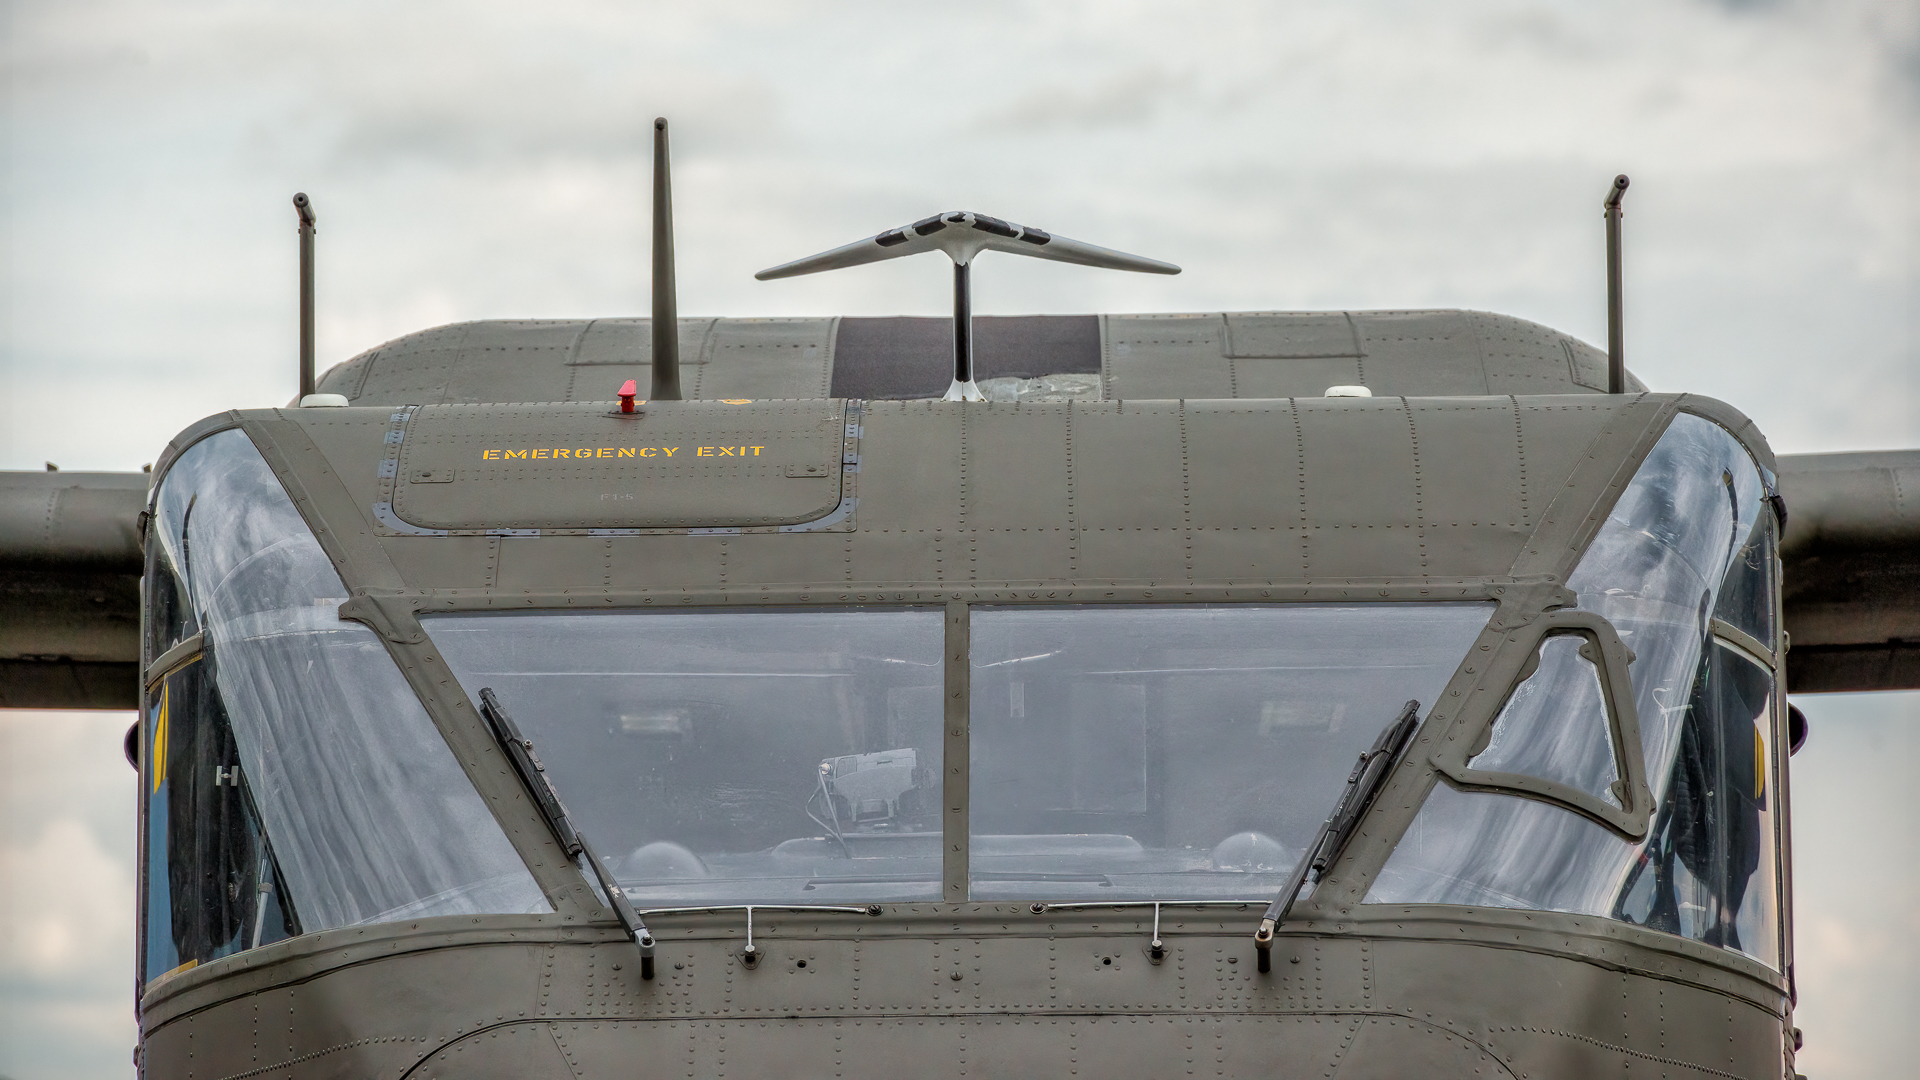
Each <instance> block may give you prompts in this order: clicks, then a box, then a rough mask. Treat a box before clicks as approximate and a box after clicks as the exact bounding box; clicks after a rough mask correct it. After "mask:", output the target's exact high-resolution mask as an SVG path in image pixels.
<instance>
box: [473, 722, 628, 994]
mask: <svg viewBox="0 0 1920 1080" xmlns="http://www.w3.org/2000/svg"><path fill="white" fill-rule="evenodd" d="M480 715H481V716H483V717H485V718H486V720H487V728H488V729H489V730H491V731H492V732H493V739H494V742H495V743H497V744H498V745H499V747H500V750H501V752H502V753H505V754H506V755H507V760H509V761H511V762H513V771H514V772H515V773H518V774H519V776H520V782H521V783H522V784H524V785H525V786H526V789H527V794H528V795H531V796H532V797H533V804H534V805H535V806H538V807H539V808H540V816H541V817H543V818H545V819H546V822H547V828H549V829H551V830H553V838H554V839H555V840H556V841H558V842H559V844H560V848H561V850H563V851H565V852H566V853H567V858H569V859H573V858H578V857H579V856H582V855H584V856H586V859H587V865H588V866H591V867H593V876H594V877H595V878H597V879H599V882H600V888H601V889H602V890H604V891H605V892H606V894H607V903H608V904H609V905H611V906H612V908H613V917H614V918H616V919H618V920H620V928H621V929H622V930H625V931H626V932H627V936H628V937H629V938H632V939H633V943H634V945H635V946H636V947H637V948H639V950H640V977H641V978H642V979H651V978H653V934H652V932H650V931H649V930H648V929H647V924H646V923H644V922H641V921H640V915H639V913H638V912H636V911H634V910H633V904H632V903H631V902H629V901H628V900H627V894H626V893H625V892H623V891H622V890H621V888H620V883H619V882H617V881H615V880H614V879H613V874H612V873H611V872H610V871H609V870H608V869H607V867H606V864H605V863H602V862H601V861H600V857H599V856H598V855H595V854H594V853H593V849H592V848H591V847H589V846H588V845H587V838H586V837H585V836H582V835H581V834H580V829H579V828H578V827H577V826H575V825H574V823H573V819H572V818H570V817H568V816H567V808H566V807H565V806H564V805H562V804H561V802H560V793H559V792H558V791H555V790H554V787H553V779H552V778H551V777H549V776H548V775H547V767H546V766H545V765H542V764H541V763H540V758H539V756H538V755H536V754H535V753H534V752H533V740H531V739H529V738H527V737H526V736H524V735H522V734H520V728H519V727H518V725H516V724H514V722H513V717H511V716H508V715H507V710H506V708H505V707H504V706H502V705H501V704H500V698H499V697H498V696H497V695H495V694H494V692H493V688H492V687H490V686H483V687H481V688H480Z"/></svg>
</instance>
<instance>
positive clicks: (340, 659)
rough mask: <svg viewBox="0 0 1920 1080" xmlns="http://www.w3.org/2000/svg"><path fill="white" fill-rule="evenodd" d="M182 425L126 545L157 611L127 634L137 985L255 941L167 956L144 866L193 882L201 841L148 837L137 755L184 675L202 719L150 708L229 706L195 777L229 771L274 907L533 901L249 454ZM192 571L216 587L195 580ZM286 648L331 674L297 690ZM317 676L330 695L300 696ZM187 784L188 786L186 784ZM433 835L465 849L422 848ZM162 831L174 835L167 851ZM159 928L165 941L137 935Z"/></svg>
mask: <svg viewBox="0 0 1920 1080" xmlns="http://www.w3.org/2000/svg"><path fill="white" fill-rule="evenodd" d="M190 434H191V435H192V436H193V438H192V439H191V441H188V442H186V444H185V445H184V446H183V447H181V448H180V449H179V451H178V453H176V454H173V455H172V456H170V458H169V459H168V460H167V461H166V462H164V465H165V466H166V467H165V469H164V470H163V471H162V473H161V474H160V475H159V476H158V478H157V479H156V482H155V484H154V486H153V489H152V494H151V496H150V503H149V510H148V521H149V526H148V528H147V530H146V535H145V537H144V541H145V547H146V556H145V558H146V567H147V580H146V582H145V588H146V590H147V596H148V599H149V601H150V606H151V605H152V604H155V603H159V602H161V601H164V602H165V603H166V604H170V605H171V609H170V610H171V614H170V615H169V618H168V620H167V622H166V624H165V625H155V624H154V622H153V621H152V620H153V614H152V613H151V612H149V614H148V619H149V625H148V626H147V627H146V632H145V633H144V634H143V649H144V651H145V652H146V653H147V655H148V656H149V657H150V659H149V660H148V661H147V663H146V665H145V669H144V671H143V673H142V679H141V688H142V718H141V721H142V722H141V725H140V731H141V735H140V741H141V746H140V754H139V758H140V761H141V763H142V772H141V776H142V785H143V793H144V797H143V798H142V799H141V805H140V843H139V847H140V852H139V870H138V877H139V905H140V911H141V915H140V936H141V941H140V946H139V954H138V955H139V960H140V965H141V970H142V980H143V985H145V986H147V987H149V988H151V987H153V986H155V985H157V983H158V982H159V981H161V980H163V979H164V978H166V977H167V976H170V975H175V974H178V973H179V972H181V971H184V970H187V969H188V968H192V967H195V966H197V965H199V964H202V963H207V962H211V961H214V960H219V959H221V958H223V957H225V956H227V955H231V954H232V953H235V952H240V951H245V950H247V949H250V948H253V947H256V945H265V944H269V943H270V941H269V940H267V939H266V938H264V937H263V936H262V935H258V934H256V935H253V936H252V937H251V938H247V936H246V935H242V939H243V940H242V939H237V940H241V947H240V948H238V949H234V948H229V947H228V945H229V944H231V943H230V942H226V943H215V947H214V948H212V949H211V950H209V949H204V948H199V947H198V946H196V947H195V949H193V950H188V951H198V952H201V953H203V954H204V955H199V956H188V957H171V958H169V953H170V952H172V951H179V950H180V946H179V942H180V941H181V940H182V939H181V938H180V935H179V933H178V927H177V926H176V927H170V925H169V924H170V922H175V921H177V919H174V918H173V917H170V915H169V910H162V909H163V908H164V909H171V907H172V906H173V897H172V893H173V889H172V888H171V887H168V888H166V889H162V888H161V885H160V881H159V878H158V877H157V876H156V875H161V876H177V874H179V873H189V874H199V873H203V871H204V868H201V869H194V868H192V867H189V866H188V865H187V864H189V863H192V862H193V860H195V859H198V858H200V855H199V854H198V852H199V851H200V849H201V848H202V847H204V846H205V845H204V844H203V843H202V840H201V838H200V837H199V833H198V831H197V829H196V830H195V831H192V832H191V834H190V835H183V836H176V835H175V832H177V830H172V829H169V830H166V831H163V832H162V833H160V834H159V835H157V836H156V835H150V834H152V833H153V832H154V830H155V828H156V827H160V826H164V825H166V824H167V823H169V821H170V818H171V816H172V814H171V811H168V812H166V813H165V814H164V815H163V814H162V812H161V808H160V807H157V806H153V805H149V804H150V803H152V802H153V801H154V800H156V799H161V798H163V795H162V794H161V792H160V790H159V788H158V787H157V786H156V785H155V782H154V776H155V774H154V769H153V764H152V763H153V762H154V761H155V760H156V757H157V756H158V755H157V754H156V746H155V744H156V742H157V741H158V740H157V739H156V735H157V734H158V732H157V731H156V725H157V724H158V723H159V722H160V717H161V714H160V707H159V702H160V701H161V700H162V699H161V698H157V697H155V696H154V695H156V694H160V693H163V692H164V690H165V689H166V688H167V687H168V686H169V685H170V683H171V682H172V681H174V680H177V679H178V678H179V677H180V676H181V674H182V673H183V672H189V671H191V670H193V669H195V668H198V669H199V670H200V671H201V672H203V673H204V675H205V677H206V678H207V679H208V680H209V682H208V686H207V695H210V698H209V700H213V701H215V703H216V707H214V709H213V712H214V713H218V714H219V716H217V717H216V716H213V715H212V713H209V714H207V715H204V716H203V715H200V713H199V712H194V713H191V714H189V713H181V714H180V715H178V716H174V715H169V717H168V719H169V721H171V723H170V729H171V728H172V727H178V726H180V725H187V724H191V725H193V728H194V731H195V732H198V731H199V730H200V729H201V728H202V727H203V726H204V725H205V724H207V723H210V722H218V723H221V724H228V721H229V717H228V715H227V714H229V713H231V714H232V716H231V718H230V719H231V723H230V724H229V726H230V728H231V729H232V730H233V733H234V734H236V735H238V736H239V737H238V739H237V740H236V739H235V738H233V737H232V736H225V738H226V740H227V742H230V743H231V742H237V743H238V746H237V749H234V750H233V754H232V756H234V757H237V759H238V760H236V761H233V762H231V763H226V762H221V763H216V764H225V765H226V766H227V768H225V769H223V770H222V773H223V775H216V776H215V777H214V778H213V784H212V786H213V787H216V788H222V787H225V786H226V783H227V782H228V781H229V780H231V782H232V783H233V784H234V787H235V791H236V794H237V795H244V796H245V798H244V799H243V800H242V801H243V802H244V803H246V807H247V809H248V811H249V812H250V813H251V816H252V818H253V819H255V821H256V824H257V825H258V826H259V828H258V829H257V830H256V831H257V832H258V837H256V839H257V840H258V843H259V844H260V845H261V848H262V850H264V851H267V852H269V853H270V856H271V861H272V862H273V863H274V864H275V865H274V878H273V881H274V883H275V885H276V890H275V893H276V895H275V900H276V901H279V900H283V899H284V900H285V901H287V902H290V903H291V905H292V908H291V909H289V910H295V909H297V910H298V913H299V918H298V920H297V923H296V924H295V925H297V926H298V927H299V928H301V929H302V930H304V931H306V932H313V931H320V930H328V929H335V928H338V927H342V926H354V925H368V924H374V923H383V922H395V921H400V920H411V919H418V918H422V917H427V916H431V915H442V914H444V915H455V916H461V915H475V914H487V913H498V914H530V915H537V914H540V913H543V912H547V911H551V910H552V906H551V902H550V901H549V900H548V899H547V898H546V896H545V895H544V893H543V891H542V890H541V889H540V887H539V885H538V884H537V882H536V881H535V879H534V878H532V877H531V876H530V869H531V868H530V867H529V866H528V865H527V863H526V861H525V860H524V859H522V858H521V857H520V856H519V854H518V853H517V852H516V851H515V849H514V847H513V845H512V843H511V841H510V840H509V839H508V837H507V835H506V833H505V831H504V830H503V829H502V828H501V826H500V823H499V821H498V819H497V818H496V816H495V815H494V813H493V811H492V809H491V807H490V805H489V803H488V801H487V800H486V798H485V797H484V796H483V795H482V794H481V792H480V791H479V790H478V789H477V788H476V787H475V785H474V783H473V782H472V779H471V777H470V776H469V774H468V772H467V771H466V769H465V768H464V767H463V766H462V764H461V762H460V760H459V757H458V756H457V754H456V753H455V751H454V749H453V747H452V746H450V745H449V743H448V741H447V739H446V737H445V735H444V734H443V733H442V731H441V730H440V729H439V727H438V725H436V724H435V723H434V722H433V721H432V719H431V718H430V716H429V715H428V713H427V711H426V708H427V705H428V703H427V702H426V701H424V700H423V699H422V698H421V697H420V696H419V695H418V694H417V692H416V691H415V690H414V689H412V687H411V685H410V684H409V683H408V681H407V679H406V677H405V674H404V672H403V671H402V668H401V665H400V664H399V663H398V662H397V661H396V660H395V657H394V656H393V653H392V650H391V648H390V647H389V646H388V644H387V643H386V642H385V641H384V640H383V635H381V634H380V633H379V632H378V631H377V630H376V629H375V628H373V627H370V626H368V625H367V624H366V623H364V622H363V621H360V620H358V619H353V618H348V617H343V616H341V615H340V614H339V613H340V612H343V611H344V610H345V604H344V603H343V601H345V600H346V598H347V595H348V589H347V588H346V585H345V582H344V581H342V580H341V577H340V570H339V567H338V566H337V565H336V564H335V563H334V562H333V561H332V560H331V559H330V558H329V557H328V556H327V554H326V553H325V551H324V550H323V549H322V548H321V546H320V543H319V540H318V537H317V536H316V535H315V532H314V530H313V527H312V526H311V525H310V524H309V523H308V522H307V521H306V519H305V517H304V515H302V514H301V513H300V512H299V509H298V507H297V506H296V505H295V502H294V499H293V497H292V495H290V494H289V493H288V491H287V490H286V485H285V482H284V481H283V480H282V478H281V477H280V476H278V475H277V474H275V473H274V471H273V469H272V467H271V466H270V465H269V464H268V462H267V461H266V459H265V457H264V455H263V454H262V453H261V451H260V448H259V446H258V445H257V444H256V443H255V441H254V440H253V439H252V437H251V436H250V435H249V434H248V433H247V432H246V431H245V430H244V429H243V428H241V427H238V426H233V427H211V426H209V427H208V428H204V429H190ZM196 507H197V508H198V512H197V513H196V512H195V508H196ZM207 513H214V514H216V515H219V517H218V518H217V519H216V520H217V521H219V523H220V524H219V525H217V526H215V528H214V531H213V532H211V533H203V532H202V531H201V523H202V522H203V521H205V520H206V518H205V516H204V515H205V514H207ZM189 522H191V542H190V543H189V541H188V533H189V524H188V523H189ZM176 567H178V569H177V570H176ZM208 573H214V574H217V575H218V576H219V580H218V581H213V580H205V581H196V580H195V577H196V575H199V576H202V577H204V576H205V575H206V574H208ZM196 586H198V587H199V588H198V589H197V590H196ZM309 586H310V587H311V588H312V589H314V590H317V591H312V592H309V591H308V587H309ZM159 590H166V592H165V593H164V595H160V594H159V592H158V591H159ZM328 616H334V617H335V618H337V622H334V621H328V618H327V617H328ZM316 632H317V633H316ZM369 646H371V647H369ZM303 649H304V652H302V650H303ZM156 653H157V655H155V654H156ZM296 654H298V655H296ZM376 658H377V659H376ZM302 659H304V660H305V661H306V664H307V666H306V668H305V669H304V670H316V669H313V668H312V665H313V664H316V663H317V664H319V665H320V667H319V668H318V669H317V674H316V675H315V676H313V677H315V678H319V679H322V680H332V682H331V683H320V684H313V683H303V682H301V681H299V680H300V671H299V670H297V665H296V666H289V665H290V662H292V661H298V660H302ZM216 661H219V662H220V666H219V667H218V668H215V667H214V665H215V663H216ZM369 664H371V665H372V666H371V667H369V666H367V665H369ZM341 665H345V666H344V667H343V666H341ZM328 685H332V686H336V687H339V688H341V689H340V691H339V692H335V693H327V692H316V687H319V688H320V689H322V690H324V689H325V687H326V686H328ZM348 688H351V689H352V692H351V693H348V692H347V689H348ZM396 688H403V689H402V690H399V691H396ZM303 709H305V710H307V711H302V710H303ZM313 710H318V711H317V712H314V711H313ZM173 711H174V710H169V714H171V713H172V712H173ZM255 713H257V714H259V715H257V716H254V715H252V714H255ZM325 716H332V717H334V718H336V719H337V720H338V721H339V724H336V725H335V728H337V729H338V730H333V731H332V735H333V736H334V737H333V738H331V739H329V738H328V737H327V734H326V731H325V730H324V729H323V728H322V727H321V726H319V725H316V724H315V723H314V720H315V719H316V717H325ZM249 723H250V724H251V725H252V727H249V728H247V729H246V730H245V731H242V730H241V729H242V728H243V726H244V725H246V724H249ZM172 733H173V732H172V731H171V730H169V732H168V734H169V735H171V734H172ZM369 736H372V737H371V738H369ZM195 737H196V738H198V737H199V736H198V735H196V736H195ZM190 741H191V740H190ZM217 741H218V739H216V742H217ZM221 745H225V744H224V743H223V744H221ZM363 745H364V746H366V747H367V749H365V751H364V753H366V754H369V755H373V756H371V757H368V758H367V759H366V760H365V761H359V762H349V763H345V764H346V766H347V767H344V768H343V767H341V766H342V764H343V763H342V762H341V761H339V760H337V756H338V753H339V750H338V749H337V747H343V746H352V747H361V746H363ZM330 747H335V749H330ZM382 750H384V751H386V752H387V753H385V755H384V756H382V755H381V753H380V752H381V751H382ZM199 764H200V765H202V766H205V765H207V764H208V763H207V762H200V763H199ZM363 766H370V767H363ZM205 779H206V778H204V777H196V778H195V784H196V786H199V785H203V783H204V781H205ZM167 790H168V791H169V792H170V791H171V790H172V789H171V788H168V789H167ZM164 797H165V798H171V797H172V796H171V795H166V796H164ZM183 797H185V796H183ZM450 830H451V831H453V832H455V833H457V834H459V835H462V836H464V837H465V842H463V843H459V844H454V845H448V844H445V843H443V842H440V841H435V840H433V839H432V838H433V837H445V836H446V835H447V833H448V832H449V831H450ZM236 835H237V834H236ZM416 835H417V836H418V837H419V839H417V840H416V839H413V837H414V836H416ZM229 839H231V838H229ZM176 841H178V842H179V843H181V844H185V845H186V847H184V848H182V849H180V853H176V850H175V844H176ZM218 842H219V841H218V840H217V839H216V840H215V844H216V846H217V844H218ZM156 846H157V850H156ZM176 860H178V861H179V862H180V863H181V866H180V867H177V868H176V867H175V866H174V865H173V864H174V862H175V861H176ZM303 863H304V865H303ZM182 925H184V924H182ZM169 933H172V934H173V936H174V939H175V943H176V944H175V947H174V949H172V950H170V949H169V948H167V947H165V945H164V942H161V941H156V940H155V939H154V935H155V934H159V935H163V936H164V935H167V934H169ZM193 940H195V941H197V940H198V939H197V938H196V939H193Z"/></svg>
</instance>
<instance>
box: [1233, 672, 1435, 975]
mask: <svg viewBox="0 0 1920 1080" xmlns="http://www.w3.org/2000/svg"><path fill="white" fill-rule="evenodd" d="M1419 726H1420V703H1419V702H1417V701H1409V702H1407V703H1406V705H1404V706H1402V707H1401V709H1400V715H1399V716H1397V717H1395V718H1394V720H1393V723H1391V724H1388V725H1387V727H1386V730H1385V731H1382V732H1381V733H1380V737H1379V738H1377V739H1375V740H1373V746H1372V747H1370V748H1369V749H1367V751H1366V752H1364V753H1362V754H1361V755H1360V760H1359V761H1356V762H1354V764H1353V772H1352V773H1351V774H1349V775H1348V776H1347V786H1346V790H1344V791H1342V792H1341V793H1340V801H1339V802H1338V803H1335V804H1334V807H1333V813H1331V814H1329V815H1327V820H1326V821H1324V822H1322V823H1321V824H1320V832H1319V833H1318V834H1317V835H1316V836H1314V838H1313V843H1311V844H1308V845H1307V850H1306V851H1305V852H1303V853H1302V854H1301V856H1300V865H1298V866H1296V867H1294V868H1293V873H1292V874H1291V875H1289V876H1288V878H1287V884H1286V886H1285V887H1284V888H1283V889H1282V890H1281V891H1280V895H1278V896H1276V897H1274V898H1273V903H1271V904H1268V905H1267V913H1266V915H1265V916H1263V917H1262V918H1261V919H1260V929H1258V930H1256V931H1254V934H1253V946H1254V948H1255V949H1257V950H1259V953H1260V970H1261V971H1270V970H1272V967H1273V931H1274V928H1275V927H1276V926H1279V925H1280V923H1281V922H1282V921H1284V920H1285V919H1286V917H1287V912H1288V911H1290V910H1291V909H1292V908H1293V899H1294V897H1296V896H1298V895H1299V894H1300V887H1301V886H1302V885H1305V884H1306V883H1307V875H1308V874H1309V873H1311V874H1312V875H1313V880H1314V881H1316V882H1318V881H1319V880H1320V876H1321V875H1322V874H1324V873H1326V871H1327V867H1329V866H1332V865H1333V861H1334V860H1335V859H1337V858H1339V857H1340V852H1341V850H1342V849H1344V848H1345V847H1346V846H1347V841H1348V840H1349V839H1351V838H1352V837H1353V829H1354V826H1355V825H1358V824H1359V823H1360V815H1362V814H1364V813H1366V811H1367V807H1368V806H1370V805H1372V804H1373V797H1374V796H1375V795H1377V794H1379V791H1380V788H1381V785H1383V784H1385V783H1386V782H1387V774H1388V773H1389V772H1391V771H1392V769H1393V763H1394V762H1396V761H1398V760H1400V754H1401V752H1402V751H1404V750H1405V749H1406V746H1407V742H1408V740H1410V739H1412V738H1413V729H1414V728H1416V727H1419Z"/></svg>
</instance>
